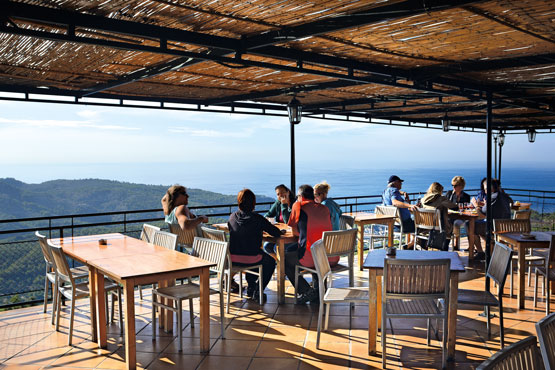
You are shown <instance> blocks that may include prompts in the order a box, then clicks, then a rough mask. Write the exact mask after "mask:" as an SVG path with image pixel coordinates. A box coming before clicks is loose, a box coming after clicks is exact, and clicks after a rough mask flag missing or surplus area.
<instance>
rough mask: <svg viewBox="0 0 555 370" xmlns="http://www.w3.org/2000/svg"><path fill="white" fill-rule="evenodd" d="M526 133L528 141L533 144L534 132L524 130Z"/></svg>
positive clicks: (534, 139) (532, 130) (531, 129)
mask: <svg viewBox="0 0 555 370" xmlns="http://www.w3.org/2000/svg"><path fill="white" fill-rule="evenodd" d="M526 132H527V133H528V141H529V142H531V143H533V142H534V141H536V130H534V129H533V128H529V129H528V130H526Z"/></svg>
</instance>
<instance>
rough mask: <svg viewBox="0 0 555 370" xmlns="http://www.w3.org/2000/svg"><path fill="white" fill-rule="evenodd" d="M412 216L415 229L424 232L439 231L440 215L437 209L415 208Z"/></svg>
mask: <svg viewBox="0 0 555 370" xmlns="http://www.w3.org/2000/svg"><path fill="white" fill-rule="evenodd" d="M413 215H414V226H415V227H417V228H419V229H425V230H432V229H436V230H439V218H440V214H439V210H438V209H427V208H417V209H415V210H414V211H413Z"/></svg>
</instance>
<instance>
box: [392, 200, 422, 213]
mask: <svg viewBox="0 0 555 370" xmlns="http://www.w3.org/2000/svg"><path fill="white" fill-rule="evenodd" d="M391 202H392V203H393V205H394V206H395V207H397V208H408V209H411V210H414V209H415V208H417V206H416V204H410V203H405V202H401V201H400V200H397V199H395V198H393V199H392V200H391Z"/></svg>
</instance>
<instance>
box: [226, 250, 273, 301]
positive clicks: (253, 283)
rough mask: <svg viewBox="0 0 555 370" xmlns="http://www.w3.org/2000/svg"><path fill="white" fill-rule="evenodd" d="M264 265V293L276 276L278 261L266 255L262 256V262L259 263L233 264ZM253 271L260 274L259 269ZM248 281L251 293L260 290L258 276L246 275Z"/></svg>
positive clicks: (242, 264) (236, 264)
mask: <svg viewBox="0 0 555 370" xmlns="http://www.w3.org/2000/svg"><path fill="white" fill-rule="evenodd" d="M260 264H262V291H264V289H266V286H267V285H268V283H269V282H270V280H271V279H272V275H273V274H274V270H275V269H276V260H274V259H273V258H272V257H270V256H269V255H267V254H266V253H263V254H262V260H261V261H260V262H257V263H238V262H233V265H235V266H242V267H243V266H245V267H248V266H254V265H260ZM252 271H254V272H258V269H253V270H252ZM246 275H247V276H246V279H247V283H248V284H249V286H248V289H249V290H251V291H253V292H254V291H255V290H256V288H258V282H257V278H256V275H253V274H246Z"/></svg>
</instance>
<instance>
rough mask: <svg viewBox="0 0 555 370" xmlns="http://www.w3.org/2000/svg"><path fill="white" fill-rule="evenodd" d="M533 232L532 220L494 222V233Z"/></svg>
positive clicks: (501, 220) (500, 220)
mask: <svg viewBox="0 0 555 370" xmlns="http://www.w3.org/2000/svg"><path fill="white" fill-rule="evenodd" d="M531 230H532V227H531V226H530V220H529V219H528V220H511V219H497V220H493V232H494V233H496V234H500V233H529V232H530V231H531Z"/></svg>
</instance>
